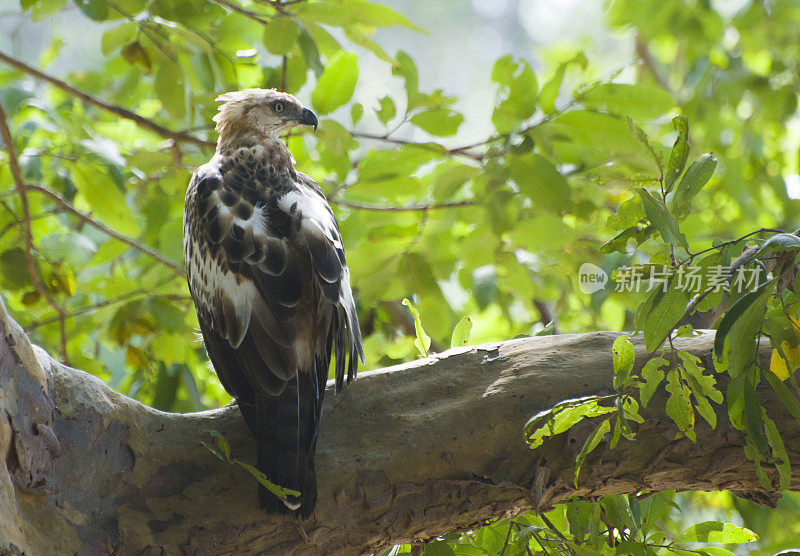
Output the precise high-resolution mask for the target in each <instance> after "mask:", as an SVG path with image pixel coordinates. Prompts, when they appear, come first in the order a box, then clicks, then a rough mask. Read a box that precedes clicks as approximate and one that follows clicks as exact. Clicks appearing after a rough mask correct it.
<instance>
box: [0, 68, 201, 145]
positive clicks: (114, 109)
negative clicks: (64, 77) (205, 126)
mask: <svg viewBox="0 0 800 556" xmlns="http://www.w3.org/2000/svg"><path fill="white" fill-rule="evenodd" d="M0 61H3V62H5V63H6V64H8V65H9V66H11V67H13V68H15V69H17V70H19V71H21V72H24V73H27V74H28V75H30V76H32V77H35V78H36V79H39V80H41V81H45V82H47V83H49V84H51V85H53V86H54V87H56V88H58V89H61V90H62V91H64V92H66V93H67V94H70V95H72V96H74V97H77V98H79V99H81V100H82V101H84V102H85V103H87V104H90V105H92V106H95V107H97V108H100V109H102V110H105V111H107V112H111V113H112V114H115V115H117V116H119V117H120V118H124V119H126V120H131V121H133V122H135V123H136V125H138V126H139V127H141V128H144V129H147V130H148V131H152V132H153V133H155V134H156V135H160V136H161V137H165V138H167V139H172V140H174V141H179V142H182V143H191V144H193V145H197V146H199V147H205V148H209V149H213V148H215V146H216V144H215V143H214V142H212V141H206V140H204V139H199V138H197V137H194V136H192V135H189V134H187V133H184V132H181V131H174V130H171V129H168V128H166V127H164V126H161V125H159V124H157V123H155V122H154V121H152V120H149V119H147V118H145V117H143V116H140V115H139V114H136V113H135V112H131V111H130V110H128V109H126V108H122V107H121V106H117V105H116V104H110V103H108V102H105V101H102V100H100V99H98V98H95V97H93V96H91V95H89V94H88V93H85V92H83V91H81V90H79V89H76V88H75V87H73V86H71V85H69V84H67V83H65V82H64V81H61V80H60V79H56V78H55V77H53V76H51V75H48V74H46V73H42V72H41V71H39V70H37V69H36V68H33V67H31V66H29V65H28V64H26V63H24V62H22V61H20V60H17V59H16V58H12V57H11V56H9V55H8V54H5V53H4V52H0Z"/></svg>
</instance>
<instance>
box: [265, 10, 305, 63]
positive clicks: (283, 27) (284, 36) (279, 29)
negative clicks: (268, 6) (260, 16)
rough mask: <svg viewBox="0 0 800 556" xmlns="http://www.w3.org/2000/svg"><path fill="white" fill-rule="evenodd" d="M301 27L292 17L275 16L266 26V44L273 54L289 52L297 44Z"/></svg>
mask: <svg viewBox="0 0 800 556" xmlns="http://www.w3.org/2000/svg"><path fill="white" fill-rule="evenodd" d="M299 34H300V27H298V25H297V23H295V21H294V20H293V19H292V18H290V17H275V18H273V19H272V20H270V22H269V23H268V24H267V25H265V26H264V37H263V42H264V46H265V47H267V50H269V51H270V52H272V53H273V54H281V55H282V54H288V53H289V51H291V50H292V48H294V46H295V45H296V44H297V38H298V35H299Z"/></svg>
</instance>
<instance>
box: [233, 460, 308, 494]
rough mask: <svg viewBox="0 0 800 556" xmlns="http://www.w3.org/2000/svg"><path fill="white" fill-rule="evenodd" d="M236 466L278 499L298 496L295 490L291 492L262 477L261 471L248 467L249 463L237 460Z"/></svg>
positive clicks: (264, 476)
mask: <svg viewBox="0 0 800 556" xmlns="http://www.w3.org/2000/svg"><path fill="white" fill-rule="evenodd" d="M234 461H235V462H236V464H237V465H240V466H241V467H243V468H244V469H245V470H246V471H247V472H248V473H250V474H251V475H252V476H253V477H255V478H256V480H257V481H258V482H259V483H261V484H262V485H263V486H264V488H266V489H267V490H268V491H270V492H271V493H272V494H274V495H275V496H277V497H279V498H286V497H287V496H300V493H299V492H298V491H296V490H292V489H290V488H286V487H282V486H280V485H276V484H275V483H273V482H272V481H270V480H269V478H268V477H267V476H266V475H264V473H262V472H261V471H259V470H258V469H256V468H255V467H253V466H252V465H250V464H249V463H244V462H242V461H239V460H234Z"/></svg>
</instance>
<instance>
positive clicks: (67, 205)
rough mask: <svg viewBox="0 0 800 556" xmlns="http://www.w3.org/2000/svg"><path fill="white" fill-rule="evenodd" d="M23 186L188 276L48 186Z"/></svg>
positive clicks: (172, 263)
mask: <svg viewBox="0 0 800 556" xmlns="http://www.w3.org/2000/svg"><path fill="white" fill-rule="evenodd" d="M23 188H24V189H27V190H30V191H38V192H39V193H44V194H45V195H47V196H48V197H50V198H51V199H53V200H54V201H55V202H56V203H58V204H59V205H60V206H61V207H63V208H64V209H65V210H66V211H67V212H69V213H71V214H73V215H75V216H77V217H78V218H80V219H81V220H82V221H84V222H86V223H87V224H89V225H90V226H92V227H93V228H96V229H98V230H100V231H101V232H103V233H104V234H106V235H108V236H111V237H113V238H114V239H117V240H119V241H121V242H122V243H125V244H127V245H130V246H131V247H133V248H134V249H137V250H139V251H141V252H142V253H145V254H147V255H149V256H150V257H152V258H154V259H155V260H157V261H158V262H160V263H162V264H164V265H165V266H168V267H169V268H171V269H172V270H173V271H175V273H176V274H178V275H180V276H184V277H185V276H186V271H185V270H184V269H183V268H181V267H180V266H178V265H177V264H176V263H174V262H172V261H171V260H169V259H168V258H166V257H165V256H164V255H162V254H161V253H159V252H158V251H156V250H155V249H152V248H151V247H148V246H147V245H144V244H143V243H140V242H138V241H136V240H135V239H133V238H130V237H128V236H125V235H122V234H120V233H119V232H116V231H114V230H112V229H111V228H109V227H108V226H106V225H105V224H103V223H101V222H98V221H97V220H95V219H94V218H92V217H91V216H89V215H88V214H86V213H84V212H81V211H79V210H78V209H76V208H75V207H73V206H72V205H71V204H70V203H69V202H67V201H66V200H65V199H64V198H63V197H61V195H59V194H58V193H56V192H55V191H51V190H50V189H48V188H46V187H44V186H41V185H33V184H25V185H24V186H23Z"/></svg>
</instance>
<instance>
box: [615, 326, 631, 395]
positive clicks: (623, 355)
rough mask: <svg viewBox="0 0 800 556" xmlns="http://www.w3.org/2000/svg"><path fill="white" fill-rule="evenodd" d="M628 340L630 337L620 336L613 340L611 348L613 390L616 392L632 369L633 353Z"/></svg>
mask: <svg viewBox="0 0 800 556" xmlns="http://www.w3.org/2000/svg"><path fill="white" fill-rule="evenodd" d="M628 338H630V336H626V335H623V336H620V337H619V338H617V339H616V340H614V344H613V345H612V346H611V353H612V356H613V361H614V388H615V389H617V390H618V389H619V388H620V387H622V385H624V384H625V382H626V381H627V379H628V377H630V375H631V370H632V369H633V358H634V355H635V351H634V349H633V344H632V343H631V341H630V340H629V339H628Z"/></svg>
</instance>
